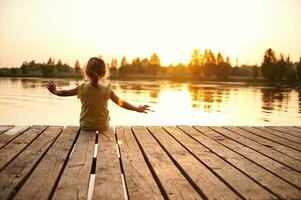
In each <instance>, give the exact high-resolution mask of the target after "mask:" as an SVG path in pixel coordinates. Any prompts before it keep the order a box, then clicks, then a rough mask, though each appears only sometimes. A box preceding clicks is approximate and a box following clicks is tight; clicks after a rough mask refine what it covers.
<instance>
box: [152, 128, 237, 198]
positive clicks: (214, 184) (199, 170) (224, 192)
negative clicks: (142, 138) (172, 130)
mask: <svg viewBox="0 0 301 200" xmlns="http://www.w3.org/2000/svg"><path fill="white" fill-rule="evenodd" d="M148 129H149V131H150V132H151V133H152V134H153V135H154V137H156V138H157V139H158V142H159V143H160V144H162V145H163V146H164V148H165V149H167V151H168V153H169V155H170V157H171V158H172V159H173V160H174V162H176V163H177V164H178V165H179V166H180V167H181V170H182V172H185V174H187V175H188V176H189V177H190V178H191V181H193V182H194V183H195V184H196V186H197V187H198V188H199V189H200V190H201V191H202V192H203V193H204V195H205V196H206V197H207V198H208V199H240V197H239V196H238V195H237V194H236V193H234V192H233V191H232V190H231V189H230V188H229V187H228V186H227V185H225V184H224V183H223V182H222V181H221V180H220V179H219V178H218V177H216V176H215V175H214V174H213V173H212V172H211V171H210V170H209V169H207V168H206V167H205V166H204V165H203V164H202V163H200V162H199V161H198V160H197V159H196V158H194V157H193V156H192V155H191V154H190V153H189V152H188V151H186V149H184V148H183V147H182V146H181V145H180V144H179V143H177V141H175V140H174V139H173V138H172V137H171V136H170V135H169V134H168V133H166V132H165V131H164V130H163V129H162V128H160V127H158V126H156V127H151V126H150V127H148Z"/></svg>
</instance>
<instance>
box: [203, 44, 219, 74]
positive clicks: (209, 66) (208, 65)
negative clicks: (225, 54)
mask: <svg viewBox="0 0 301 200" xmlns="http://www.w3.org/2000/svg"><path fill="white" fill-rule="evenodd" d="M203 63H204V75H205V76H206V77H210V76H211V75H214V74H215V73H216V59H215V56H214V53H213V52H212V51H211V49H209V50H207V49H206V50H205V52H204V57H203Z"/></svg>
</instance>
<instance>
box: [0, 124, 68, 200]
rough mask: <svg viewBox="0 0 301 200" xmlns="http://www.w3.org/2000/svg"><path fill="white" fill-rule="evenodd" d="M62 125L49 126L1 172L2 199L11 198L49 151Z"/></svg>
mask: <svg viewBox="0 0 301 200" xmlns="http://www.w3.org/2000/svg"><path fill="white" fill-rule="evenodd" d="M61 131H62V127H49V128H47V129H46V130H45V131H44V132H43V134H41V135H40V136H39V137H38V138H37V139H36V140H34V142H32V143H31V144H30V145H29V146H28V147H27V148H26V149H25V150H24V151H23V152H22V153H21V154H20V155H19V156H18V157H17V158H16V159H15V160H14V161H13V162H11V163H10V164H9V165H8V166H7V167H6V168H5V169H4V170H2V171H1V173H0V191H1V192H0V199H3V200H4V199H11V198H12V197H13V196H14V194H15V193H16V192H17V191H18V189H19V188H20V187H21V186H22V184H23V183H24V182H25V181H26V179H27V177H28V176H29V175H30V173H31V172H32V170H34V168H35V166H36V165H37V164H38V163H39V161H40V159H41V157H43V155H44V154H45V153H46V152H47V150H48V148H49V147H50V146H51V145H52V144H53V142H54V141H55V139H56V138H57V136H58V135H59V134H60V133H61Z"/></svg>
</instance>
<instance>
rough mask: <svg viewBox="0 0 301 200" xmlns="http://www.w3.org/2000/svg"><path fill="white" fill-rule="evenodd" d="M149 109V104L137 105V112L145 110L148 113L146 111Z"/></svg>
mask: <svg viewBox="0 0 301 200" xmlns="http://www.w3.org/2000/svg"><path fill="white" fill-rule="evenodd" d="M148 110H149V105H143V106H142V105H140V106H139V107H137V110H136V111H137V112H143V113H147V112H146V111H148Z"/></svg>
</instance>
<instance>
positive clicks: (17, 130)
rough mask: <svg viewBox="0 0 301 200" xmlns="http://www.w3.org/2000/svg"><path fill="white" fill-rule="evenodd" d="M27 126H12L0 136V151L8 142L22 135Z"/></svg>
mask: <svg viewBox="0 0 301 200" xmlns="http://www.w3.org/2000/svg"><path fill="white" fill-rule="evenodd" d="M27 129H29V126H14V127H12V128H11V129H9V130H7V131H6V132H4V133H3V134H1V135H0V149H1V148H3V147H4V146H6V145H7V144H8V143H9V142H11V141H12V140H14V139H15V138H16V137H18V136H19V135H21V134H22V133H24V132H25V131H26V130H27Z"/></svg>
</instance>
